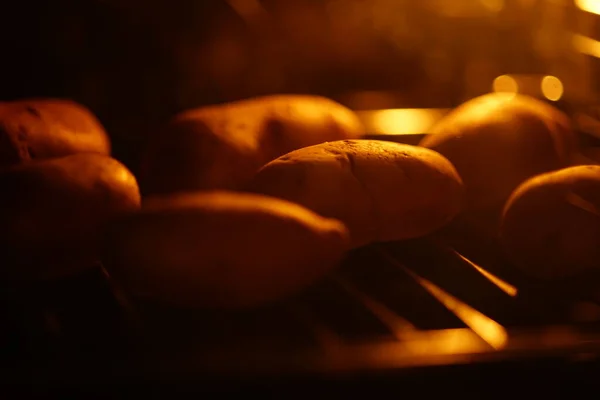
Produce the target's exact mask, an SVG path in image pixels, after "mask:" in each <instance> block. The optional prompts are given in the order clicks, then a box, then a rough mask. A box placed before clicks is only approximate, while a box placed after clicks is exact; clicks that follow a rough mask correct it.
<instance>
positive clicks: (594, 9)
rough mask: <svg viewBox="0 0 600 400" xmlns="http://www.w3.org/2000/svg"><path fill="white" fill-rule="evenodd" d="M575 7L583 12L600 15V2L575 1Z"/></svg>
mask: <svg viewBox="0 0 600 400" xmlns="http://www.w3.org/2000/svg"><path fill="white" fill-rule="evenodd" d="M575 5H576V6H577V7H578V8H580V9H581V10H583V11H587V12H589V13H592V14H599V15H600V0H575Z"/></svg>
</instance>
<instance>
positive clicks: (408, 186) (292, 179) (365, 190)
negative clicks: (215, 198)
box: [249, 140, 463, 247]
mask: <svg viewBox="0 0 600 400" xmlns="http://www.w3.org/2000/svg"><path fill="white" fill-rule="evenodd" d="M249 190H251V191H254V192H258V193H263V194H267V195H270V196H274V197H279V198H283V199H286V200H289V201H293V202H296V203H298V204H302V205H304V206H305V207H307V208H309V209H311V210H313V211H315V212H317V213H319V214H321V215H324V216H327V217H331V218H336V219H339V220H341V221H342V222H344V223H345V224H346V225H347V226H348V228H349V229H350V232H351V236H352V242H353V246H355V247H358V246H361V245H364V244H367V243H370V242H374V241H393V240H402V239H408V238H414V237H419V236H423V235H426V234H428V233H431V232H433V231H435V230H437V229H438V228H440V227H442V226H443V225H445V224H446V223H448V222H449V221H450V220H451V219H452V218H453V217H454V215H456V214H457V213H458V212H459V211H460V209H461V206H462V200H463V199H462V197H463V188H462V183H461V180H460V177H459V176H458V174H457V173H456V170H455V169H454V167H453V166H452V165H451V164H450V162H449V161H448V160H446V159H445V158H444V157H442V156H441V155H440V154H438V153H436V152H434V151H431V150H428V149H424V148H420V147H416V146H410V145H402V144H398V143H391V142H384V141H376V140H344V141H336V142H329V143H323V144H319V145H316V146H311V147H306V148H303V149H299V150H296V151H293V152H291V153H288V154H286V155H284V156H282V157H280V158H278V159H277V160H274V161H272V162H270V163H269V164H267V165H265V166H264V167H263V168H262V169H261V170H260V171H259V172H258V173H257V175H256V177H255V178H254V180H253V181H252V183H251V185H250V187H249Z"/></svg>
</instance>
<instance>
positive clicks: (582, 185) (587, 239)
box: [500, 165, 600, 279]
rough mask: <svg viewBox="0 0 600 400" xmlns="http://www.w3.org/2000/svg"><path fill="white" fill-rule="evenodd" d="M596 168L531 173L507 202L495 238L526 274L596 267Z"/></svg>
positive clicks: (599, 218) (599, 197) (599, 261)
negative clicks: (532, 174)
mask: <svg viewBox="0 0 600 400" xmlns="http://www.w3.org/2000/svg"><path fill="white" fill-rule="evenodd" d="M599 210H600V166H591V165H588V166H575V167H569V168H565V169H562V170H559V171H553V172H549V173H545V174H541V175H538V176H536V177H533V178H531V179H529V180H527V181H526V182H524V183H523V184H521V185H520V186H519V187H518V188H517V189H516V190H515V192H514V193H513V195H512V196H511V197H510V199H509V201H508V203H507V204H506V207H505V210H504V213H503V217H502V224H501V229H500V241H501V244H502V247H503V248H504V250H505V252H506V254H507V256H508V257H509V259H510V260H512V261H513V262H514V264H515V265H516V266H518V267H520V268H521V269H523V271H525V272H527V273H528V274H530V275H532V276H534V277H537V278H545V279H556V278H564V277H569V276H574V275H577V274H579V273H582V272H584V271H590V270H592V269H597V270H598V269H600V211H599Z"/></svg>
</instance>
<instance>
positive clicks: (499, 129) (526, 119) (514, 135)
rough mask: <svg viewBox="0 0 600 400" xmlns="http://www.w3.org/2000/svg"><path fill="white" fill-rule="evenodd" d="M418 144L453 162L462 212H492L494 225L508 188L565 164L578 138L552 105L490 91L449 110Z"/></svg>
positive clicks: (521, 96) (507, 194) (564, 116)
mask: <svg viewBox="0 0 600 400" xmlns="http://www.w3.org/2000/svg"><path fill="white" fill-rule="evenodd" d="M419 145H420V146H423V147H427V148H430V149H432V150H435V151H437V152H439V153H441V154H442V155H444V156H445V157H446V158H448V160H450V162H452V164H454V166H455V167H456V170H457V171H458V173H459V174H460V176H461V178H462V179H463V182H464V185H465V190H466V207H465V209H466V211H467V212H469V213H474V214H480V215H481V214H483V215H485V214H491V215H492V217H491V218H490V220H491V221H493V223H494V224H495V226H496V227H497V221H498V218H499V216H500V213H501V212H502V207H503V206H504V204H505V202H506V200H507V199H508V197H509V196H510V194H511V193H512V191H513V190H514V189H515V188H516V187H517V186H518V185H519V184H520V183H522V182H523V181H524V180H526V179H527V178H530V177H532V176H534V175H537V174H541V173H544V172H548V171H552V170H556V169H560V168H563V167H566V166H568V165H569V163H570V158H571V156H572V154H573V153H574V151H575V150H576V148H577V138H576V136H575V134H574V133H573V131H572V129H571V127H570V123H569V120H568V118H567V116H566V115H564V114H563V113H562V112H560V111H559V110H557V109H555V108H554V107H552V106H551V105H549V104H546V103H544V102H542V101H539V100H537V99H534V98H532V97H528V96H524V95H514V94H509V93H491V94H486V95H483V96H480V97H477V98H475V99H472V100H470V101H467V102H466V103H464V104H462V105H461V106H459V107H458V108H456V109H455V110H454V111H452V112H450V113H449V114H448V115H447V116H446V117H445V118H443V119H442V120H441V121H440V122H439V123H438V124H437V125H436V126H434V128H433V129H432V131H431V135H428V136H426V137H425V138H424V139H423V140H422V141H421V143H420V144H419ZM477 218H479V217H477Z"/></svg>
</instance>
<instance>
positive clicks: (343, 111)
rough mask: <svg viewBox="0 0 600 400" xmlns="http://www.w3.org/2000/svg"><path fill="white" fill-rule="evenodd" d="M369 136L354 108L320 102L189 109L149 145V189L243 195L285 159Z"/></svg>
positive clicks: (145, 187)
mask: <svg viewBox="0 0 600 400" xmlns="http://www.w3.org/2000/svg"><path fill="white" fill-rule="evenodd" d="M362 134H363V128H362V126H361V124H360V122H359V120H358V118H357V117H356V116H355V115H354V114H353V113H352V112H351V111H350V110H349V109H347V108H345V107H344V106H342V105H340V104H338V103H336V102H334V101H332V100H329V99H326V98H323V97H318V96H304V95H274V96H265V97H258V98H253V99H248V100H242V101H237V102H232V103H226V104H222V105H216V106H209V107H202V108H197V109H192V110H188V111H185V112H182V113H181V114H179V115H177V116H176V117H175V118H174V119H173V120H172V121H171V122H170V123H169V124H168V125H167V126H166V128H165V129H163V130H162V131H161V132H160V133H159V134H158V135H156V137H155V138H154V140H153V141H152V142H151V144H150V145H149V148H148V149H147V152H146V155H145V157H144V161H143V165H142V178H141V181H142V191H143V192H144V193H145V194H151V193H155V194H160V193H172V192H178V191H190V190H208V189H227V190H236V189H239V188H240V187H242V186H244V185H246V184H247V183H248V181H249V180H250V179H251V178H252V176H253V175H254V173H255V172H256V171H257V170H258V169H259V168H260V167H262V166H263V165H264V164H266V163H267V162H269V161H271V160H273V159H275V158H277V157H279V156H280V155H283V154H286V153H288V152H290V151H292V150H295V149H298V148H301V147H306V146H310V145H313V144H317V143H322V142H326V141H332V140H339V139H349V138H357V137H359V136H360V135H362Z"/></svg>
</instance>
